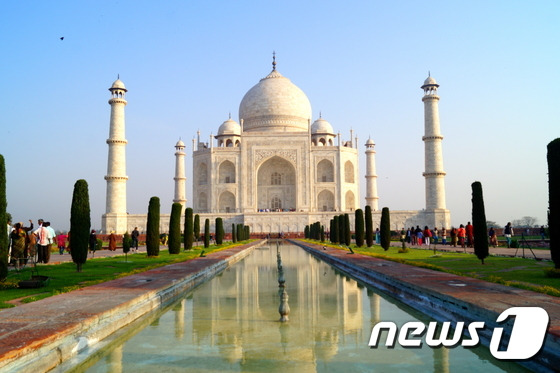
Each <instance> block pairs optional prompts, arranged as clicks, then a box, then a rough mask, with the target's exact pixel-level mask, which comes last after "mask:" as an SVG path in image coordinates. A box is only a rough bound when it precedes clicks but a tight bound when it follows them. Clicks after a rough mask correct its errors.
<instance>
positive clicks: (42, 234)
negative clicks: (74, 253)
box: [7, 219, 69, 268]
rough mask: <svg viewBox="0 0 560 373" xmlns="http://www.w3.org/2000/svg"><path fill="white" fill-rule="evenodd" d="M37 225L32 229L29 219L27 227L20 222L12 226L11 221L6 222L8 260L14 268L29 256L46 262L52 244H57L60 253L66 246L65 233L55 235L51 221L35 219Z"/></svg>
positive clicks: (37, 260)
mask: <svg viewBox="0 0 560 373" xmlns="http://www.w3.org/2000/svg"><path fill="white" fill-rule="evenodd" d="M37 225H38V227H37V229H35V230H34V229H33V228H34V225H33V221H32V220H31V219H30V220H29V226H28V227H25V226H24V225H23V223H22V222H18V223H15V224H14V225H13V226H12V222H11V221H9V222H8V227H7V228H8V238H9V244H8V262H9V263H10V264H11V265H13V266H14V267H15V268H20V267H21V266H22V265H24V264H26V263H27V261H28V260H29V258H36V262H37V263H48V262H49V261H50V258H51V246H52V245H53V244H56V245H57V246H58V249H59V253H60V254H63V253H64V249H65V248H67V241H68V235H67V234H64V233H61V234H59V235H58V236H57V235H56V233H55V231H54V229H53V228H52V227H51V223H50V222H48V221H44V220H43V219H39V220H37ZM68 249H69V248H68Z"/></svg>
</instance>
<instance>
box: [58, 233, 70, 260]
mask: <svg viewBox="0 0 560 373" xmlns="http://www.w3.org/2000/svg"><path fill="white" fill-rule="evenodd" d="M67 239H68V235H66V234H64V233H61V234H59V235H58V236H56V245H57V246H58V253H59V254H60V255H62V254H64V249H66V240H67Z"/></svg>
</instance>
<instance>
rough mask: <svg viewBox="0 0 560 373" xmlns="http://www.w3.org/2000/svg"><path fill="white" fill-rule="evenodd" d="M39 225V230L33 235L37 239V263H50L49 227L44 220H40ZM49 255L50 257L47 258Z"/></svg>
mask: <svg viewBox="0 0 560 373" xmlns="http://www.w3.org/2000/svg"><path fill="white" fill-rule="evenodd" d="M37 222H38V223H39V228H37V229H36V230H35V231H34V232H33V233H34V234H35V237H36V238H37V263H45V264H46V263H48V259H49V258H50V253H48V250H49V246H50V244H49V236H50V232H49V230H48V229H47V227H45V226H44V224H43V223H44V221H43V219H39V220H38V221H37ZM47 254H48V255H49V256H48V257H47Z"/></svg>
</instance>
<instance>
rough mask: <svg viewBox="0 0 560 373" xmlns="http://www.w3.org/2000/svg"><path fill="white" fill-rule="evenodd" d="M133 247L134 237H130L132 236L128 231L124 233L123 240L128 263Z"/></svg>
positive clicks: (123, 249) (123, 248)
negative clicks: (129, 253)
mask: <svg viewBox="0 0 560 373" xmlns="http://www.w3.org/2000/svg"><path fill="white" fill-rule="evenodd" d="M131 247H132V237H130V234H128V231H126V232H124V235H123V239H122V251H123V253H124V254H125V256H124V258H125V259H124V260H125V261H127V258H128V255H127V254H128V252H129V251H130V248H131Z"/></svg>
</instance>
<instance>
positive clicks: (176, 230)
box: [167, 202, 183, 254]
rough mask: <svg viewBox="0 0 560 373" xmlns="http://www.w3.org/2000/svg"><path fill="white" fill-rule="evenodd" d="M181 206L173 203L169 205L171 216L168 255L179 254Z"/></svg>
mask: <svg viewBox="0 0 560 373" xmlns="http://www.w3.org/2000/svg"><path fill="white" fill-rule="evenodd" d="M182 209H183V206H182V205H181V204H180V203H178V202H175V203H174V204H173V205H171V216H170V217H169V241H168V243H167V244H168V246H169V254H179V253H180V252H181V210H182Z"/></svg>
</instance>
